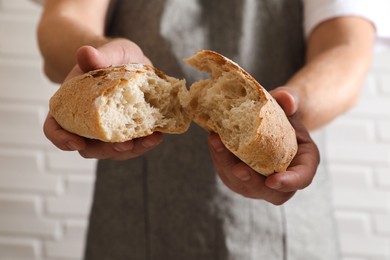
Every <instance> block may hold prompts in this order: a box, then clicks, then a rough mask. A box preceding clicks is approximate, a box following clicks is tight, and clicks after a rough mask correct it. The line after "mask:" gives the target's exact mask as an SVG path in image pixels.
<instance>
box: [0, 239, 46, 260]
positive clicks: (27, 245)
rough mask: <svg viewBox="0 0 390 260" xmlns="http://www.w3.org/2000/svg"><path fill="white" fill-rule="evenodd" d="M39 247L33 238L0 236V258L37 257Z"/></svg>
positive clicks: (8, 259) (29, 258)
mask: <svg viewBox="0 0 390 260" xmlns="http://www.w3.org/2000/svg"><path fill="white" fill-rule="evenodd" d="M39 254H40V247H39V244H38V242H37V241H36V240H33V239H31V240H30V239H13V238H2V237H0V259H4V260H11V259H12V260H13V259H15V260H16V259H17V260H34V259H39V258H38V257H39Z"/></svg>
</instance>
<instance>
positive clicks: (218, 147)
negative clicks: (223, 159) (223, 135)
mask: <svg viewBox="0 0 390 260" xmlns="http://www.w3.org/2000/svg"><path fill="white" fill-rule="evenodd" d="M210 144H211V146H212V147H213V148H214V150H215V151H216V152H218V153H220V152H223V151H224V150H225V145H224V144H223V143H222V141H221V139H219V138H218V137H216V136H215V137H213V138H210Z"/></svg>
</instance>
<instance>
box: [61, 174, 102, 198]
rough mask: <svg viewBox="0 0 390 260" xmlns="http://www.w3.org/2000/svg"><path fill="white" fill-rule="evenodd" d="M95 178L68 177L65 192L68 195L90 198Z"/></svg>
mask: <svg viewBox="0 0 390 260" xmlns="http://www.w3.org/2000/svg"><path fill="white" fill-rule="evenodd" d="M94 181H95V178H94V177H93V176H78V177H69V178H68V180H67V181H66V187H65V193H66V195H67V196H68V197H74V198H92V193H93V187H94Z"/></svg>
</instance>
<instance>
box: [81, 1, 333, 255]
mask: <svg viewBox="0 0 390 260" xmlns="http://www.w3.org/2000/svg"><path fill="white" fill-rule="evenodd" d="M111 11H112V13H111V15H110V17H111V18H110V19H109V22H108V27H107V34H108V35H110V36H112V37H116V36H118V37H127V38H129V39H131V40H133V41H134V42H136V43H137V44H138V45H140V46H141V48H142V50H143V51H144V53H145V54H146V55H147V56H148V57H149V58H150V59H151V61H152V62H153V64H154V65H155V66H156V67H158V68H160V69H161V70H163V71H165V72H166V73H167V74H169V75H172V76H176V77H179V78H186V79H187V81H188V82H189V84H190V83H191V82H193V81H194V80H198V79H200V78H201V77H203V76H204V75H202V74H200V73H198V72H196V71H195V70H193V69H191V68H189V67H188V66H186V65H184V64H183V62H182V61H181V60H182V59H183V58H186V57H189V56H190V55H192V54H193V53H194V52H195V51H196V50H198V49H211V50H214V51H217V52H220V53H222V54H223V55H226V56H227V57H229V58H232V59H233V60H235V61H236V62H238V63H239V64H240V65H242V66H243V67H244V68H245V69H246V70H247V71H248V72H249V73H251V74H252V75H253V76H254V77H255V78H256V79H257V80H258V81H259V82H260V83H261V84H263V85H264V86H265V87H266V88H268V89H272V88H274V87H277V86H279V85H282V84H283V83H285V82H286V81H287V80H288V78H289V77H290V76H291V75H292V74H293V73H294V72H295V71H297V70H298V69H299V68H300V67H301V66H302V65H303V60H304V39H303V31H302V6H301V1H300V0H284V1H283V0H262V1H256V0H246V1H241V0H220V1H218V0H198V1H197V0H149V1H146V0H134V1H130V0H129V1H126V0H122V1H121V0H118V1H116V2H113V5H112V9H111ZM330 203H331V200H330V194H329V181H328V177H327V176H326V175H325V173H324V171H322V170H321V169H320V170H319V172H318V173H317V177H316V180H315V182H314V183H313V184H312V185H311V187H310V188H308V189H306V190H304V191H300V192H298V193H297V195H296V196H295V197H294V198H292V199H291V200H290V201H289V202H287V203H286V204H285V205H284V206H282V207H281V206H279V207H278V206H273V205H271V204H269V203H267V202H264V201H261V200H253V199H247V198H244V197H242V196H241V195H238V194H235V193H233V192H232V191H230V190H229V189H228V188H226V187H225V186H224V185H223V184H222V183H221V181H220V180H219V179H218V176H217V175H216V173H215V171H214V169H213V164H212V161H211V159H210V154H209V150H208V146H207V133H206V132H205V131H203V130H202V129H200V128H199V127H197V126H195V125H192V126H191V128H190V130H189V131H188V132H187V133H185V134H182V135H165V137H164V142H163V143H162V144H161V145H159V146H158V147H157V148H156V149H154V150H153V151H151V152H149V153H147V154H145V155H144V156H141V157H138V158H136V159H132V160H128V161H121V162H118V161H111V160H101V161H99V163H98V170H97V178H96V184H95V193H94V201H93V205H92V210H91V215H90V222H89V229H88V235H87V246H86V251H85V259H88V260H96V259H104V260H106V259H115V260H119V259H140V260H161V259H163V260H165V259H167V260H175V259H183V260H203V259H213V260H229V259H232V260H233V259H234V260H260V259H264V260H286V259H288V260H305V259H307V260H316V259H321V260H322V259H323V260H333V259H338V255H337V248H336V240H335V237H334V226H333V221H332V212H331V204H330Z"/></svg>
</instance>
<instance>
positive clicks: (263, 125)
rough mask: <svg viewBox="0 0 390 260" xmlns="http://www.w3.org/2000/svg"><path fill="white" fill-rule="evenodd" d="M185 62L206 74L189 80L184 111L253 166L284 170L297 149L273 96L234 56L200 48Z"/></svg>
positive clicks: (268, 171) (266, 171) (267, 170)
mask: <svg viewBox="0 0 390 260" xmlns="http://www.w3.org/2000/svg"><path fill="white" fill-rule="evenodd" d="M186 62H187V63H188V64H190V65H191V66H193V67H195V68H197V69H199V70H201V71H204V72H208V73H211V78H209V79H206V80H202V81H199V82H196V83H194V84H193V85H192V86H191V89H190V98H189V99H188V103H187V104H186V110H187V111H188V112H189V113H190V115H191V117H192V118H193V120H194V121H195V122H196V123H197V124H199V125H200V126H202V127H203V128H205V129H207V130H210V131H213V132H215V133H218V135H219V136H220V138H221V140H222V142H223V143H224V145H225V146H226V147H227V148H228V149H229V150H230V151H231V152H232V153H233V154H235V155H236V156H237V157H238V158H240V159H241V160H242V161H243V162H245V163H246V164H248V165H249V166H250V167H251V168H253V169H254V170H255V171H257V172H259V173H261V174H263V175H269V174H272V173H274V172H281V171H284V170H286V168H287V167H288V165H289V164H290V162H291V161H292V159H293V158H294V156H295V154H296V152H297V140H296V135H295V130H294V128H293V127H292V126H291V124H290V122H289V121H288V119H287V117H286V115H285V113H284V111H283V110H282V108H281V107H280V106H279V105H278V103H277V102H276V101H275V99H274V98H273V97H272V96H271V95H270V94H269V93H268V92H267V91H266V90H265V89H264V88H263V87H262V86H261V85H260V84H259V83H258V82H257V81H256V80H255V79H254V78H253V77H251V76H250V75H249V74H248V73H247V72H245V71H244V70H243V69H242V68H240V67H239V66H238V65H237V64H236V63H234V62H233V61H231V60H229V59H227V58H225V57H223V56H222V55H220V54H218V53H215V52H212V51H204V50H203V51H199V52H198V53H196V54H195V55H194V56H192V57H191V58H189V59H187V60H186Z"/></svg>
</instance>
